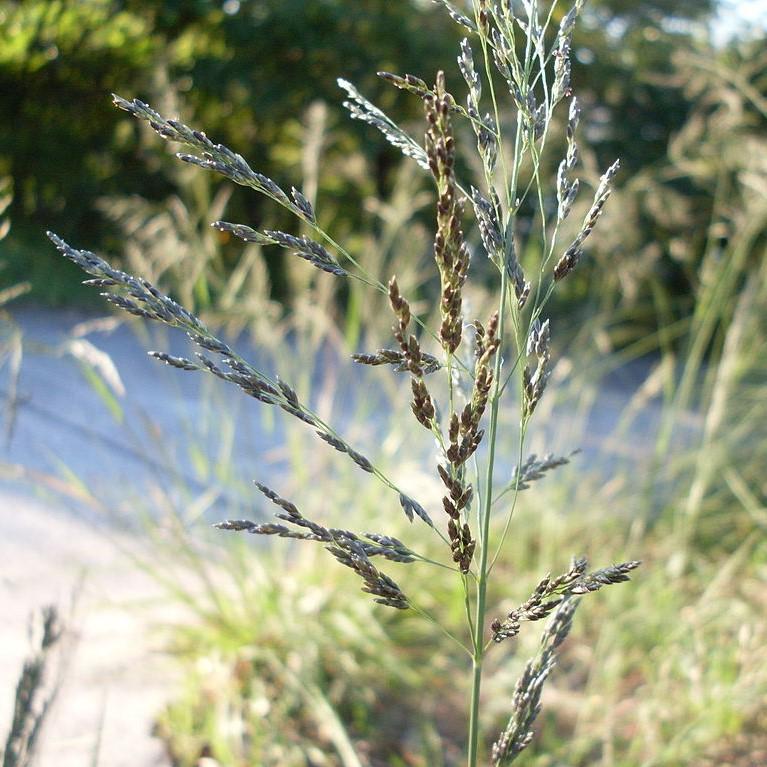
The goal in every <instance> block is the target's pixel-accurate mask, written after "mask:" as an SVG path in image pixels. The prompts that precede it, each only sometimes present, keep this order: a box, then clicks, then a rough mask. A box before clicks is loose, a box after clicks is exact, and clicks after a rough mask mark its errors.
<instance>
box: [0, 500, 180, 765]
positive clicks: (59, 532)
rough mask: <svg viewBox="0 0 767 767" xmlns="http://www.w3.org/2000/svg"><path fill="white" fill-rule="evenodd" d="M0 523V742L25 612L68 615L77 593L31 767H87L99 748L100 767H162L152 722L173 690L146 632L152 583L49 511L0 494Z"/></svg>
mask: <svg viewBox="0 0 767 767" xmlns="http://www.w3.org/2000/svg"><path fill="white" fill-rule="evenodd" d="M0 515H2V526H3V528H2V529H3V535H2V537H0V604H2V610H0V658H2V662H1V663H0V730H1V731H2V734H3V739H4V737H5V731H6V730H7V727H8V724H9V723H10V718H11V712H12V705H13V689H14V686H15V683H16V679H17V677H18V673H19V671H20V669H21V665H22V662H23V659H24V657H25V656H26V655H27V653H28V648H29V644H28V637H27V625H28V616H29V614H30V611H31V610H35V609H38V608H40V607H42V606H43V605H46V604H51V603H54V604H56V605H59V606H60V607H61V608H62V611H64V612H66V611H67V606H68V605H69V604H70V603H71V600H72V594H73V592H74V591H75V590H77V589H78V587H79V592H80V594H79V598H78V600H77V605H76V607H75V611H74V614H73V616H72V618H71V623H72V624H73V629H74V632H75V638H76V643H75V645H74V650H73V654H72V656H71V658H70V661H69V667H68V669H67V671H66V674H65V679H64V684H63V687H62V689H61V692H60V696H59V699H58V703H57V705H56V707H55V708H54V710H53V713H52V715H51V717H50V719H49V722H48V727H47V730H46V731H45V734H44V740H43V743H42V749H41V753H40V759H39V762H38V765H39V767H49V766H50V767H53V766H54V765H55V767H70V766H71V767H83V766H84V765H89V764H92V763H93V761H92V759H93V754H94V750H95V749H96V748H97V747H98V748H99V759H98V764H100V765H105V766H108V767H123V766H124V767H128V766H129V765H130V767H150V765H158V764H165V763H166V761H165V760H164V759H163V752H162V748H161V745H160V743H159V742H158V741H157V740H155V739H154V738H152V737H151V734H150V733H151V727H152V718H153V715H154V713H155V712H156V711H157V710H158V709H159V708H160V706H161V705H162V703H163V701H165V700H167V698H168V696H169V694H170V693H171V692H172V689H173V679H172V674H171V669H170V667H169V664H168V661H167V659H164V658H163V657H162V655H161V654H160V652H159V651H158V650H159V649H160V641H159V640H158V639H157V638H156V636H155V637H153V633H152V631H151V628H150V627H151V625H152V623H153V616H154V618H156V617H158V610H159V606H160V605H159V602H158V597H159V593H158V588H157V586H156V584H154V583H152V581H151V580H150V579H149V578H148V577H147V576H146V575H145V574H143V573H141V572H140V571H138V570H137V569H136V568H135V566H133V565H131V564H130V563H129V562H128V561H127V560H126V558H125V557H124V556H123V555H122V554H121V553H120V552H119V550H118V547H117V545H116V544H115V543H114V542H112V541H110V540H108V539H107V538H106V537H104V536H103V535H101V534H99V533H98V532H96V531H94V530H93V529H92V528H91V527H89V526H88V525H86V524H85V523H84V522H82V521H80V520H78V519H76V518H74V517H73V516H72V515H71V514H68V513H62V512H61V510H57V509H55V508H53V507H52V506H51V505H49V504H46V503H43V502H40V501H37V500H33V499H30V498H29V497H25V496H24V495H22V494H16V493H7V492H0ZM137 603H141V604H142V605H143V606H142V608H141V609H136V605H137ZM147 603H150V606H149V607H146V604H147ZM151 604H154V607H152V606H151ZM99 733H100V737H101V742H100V746H98V745H97V744H98V741H99Z"/></svg>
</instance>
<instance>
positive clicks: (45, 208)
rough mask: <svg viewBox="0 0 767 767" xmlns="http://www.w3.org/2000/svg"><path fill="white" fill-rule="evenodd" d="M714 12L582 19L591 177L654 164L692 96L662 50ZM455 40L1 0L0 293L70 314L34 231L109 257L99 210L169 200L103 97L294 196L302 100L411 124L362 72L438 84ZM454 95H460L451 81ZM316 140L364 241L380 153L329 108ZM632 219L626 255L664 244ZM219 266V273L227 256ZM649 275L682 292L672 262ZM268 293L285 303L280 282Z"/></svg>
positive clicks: (617, 4)
mask: <svg viewBox="0 0 767 767" xmlns="http://www.w3.org/2000/svg"><path fill="white" fill-rule="evenodd" d="M713 4H714V3H713V0H686V1H685V2H671V0H653V1H652V2H643V3H641V4H637V3H633V2H627V1H626V0H601V1H600V2H594V3H591V4H589V11H588V13H587V16H586V19H585V24H584V26H583V28H582V29H581V31H580V36H579V37H577V38H576V41H575V52H576V62H575V73H574V82H575V85H576V89H577V92H578V94H579V97H580V98H581V101H582V102H583V103H584V105H585V106H586V108H587V109H586V111H587V115H588V118H587V119H588V125H587V128H586V129H587V131H588V136H587V138H588V141H589V143H590V144H591V145H592V146H593V147H594V152H595V160H594V167H602V166H603V165H604V164H605V162H607V161H611V160H612V158H613V157H615V156H620V157H621V158H622V160H623V163H624V164H623V167H624V176H623V177H624V179H625V178H630V177H632V176H634V175H636V174H639V173H640V172H641V171H643V170H644V169H648V168H653V167H655V166H657V165H658V163H662V162H663V161H664V158H665V157H666V153H667V146H668V142H669V139H670V138H671V137H672V136H673V135H674V134H675V133H676V132H677V131H678V130H679V129H680V128H681V126H682V125H683V124H684V122H685V120H686V119H687V117H688V115H689V113H690V111H691V108H692V101H693V99H694V97H695V94H692V93H690V92H687V91H685V90H684V88H683V83H680V82H679V81H678V78H677V79H676V80H675V79H674V77H673V75H674V74H675V73H677V69H676V64H675V62H674V53H675V51H677V50H678V49H679V48H680V47H686V46H688V44H689V43H690V41H691V40H692V38H693V37H695V36H696V35H697V36H701V35H705V33H706V32H705V31H706V29H707V27H706V25H707V23H708V21H709V20H710V16H711V13H712V7H713ZM557 13H561V11H560V10H557ZM460 35H461V31H460V29H459V28H458V27H457V26H456V25H455V24H453V23H452V21H451V20H450V19H449V18H448V16H447V15H446V14H445V13H444V11H443V10H442V9H440V8H439V7H437V6H435V5H434V4H432V3H430V2H426V0H402V1H401V2H395V3H392V2H389V1H388V0H355V2H348V1H347V0H258V1H256V0H242V1H241V2H237V1H236V0H227V2H212V0H193V1H188V2H181V1H180V0H177V1H175V2H174V1H173V0H165V1H163V2H160V1H158V0H149V1H146V0H143V1H141V2H139V1H138V0H122V1H120V0H80V1H79V2H75V1H74V0H58V1H57V0H25V1H24V2H12V1H11V0H3V1H2V2H0V109H2V112H3V114H5V115H8V116H9V117H10V119H7V120H5V121H3V123H2V125H0V174H5V175H8V176H10V177H11V178H12V180H13V184H14V189H15V198H14V201H13V205H12V207H11V210H10V215H11V218H12V220H13V229H12V233H11V235H10V236H9V237H8V238H7V240H6V241H5V242H4V243H3V246H2V247H3V254H4V256H5V261H6V262H7V263H8V265H9V268H7V269H5V270H4V272H3V274H2V279H3V281H4V283H5V281H8V283H9V284H10V283H13V282H14V281H17V280H18V279H20V278H23V279H29V280H30V281H31V282H32V286H33V294H35V295H36V296H37V297H38V298H42V299H44V300H47V301H49V302H61V301H65V300H82V298H83V296H82V294H81V293H80V292H79V291H78V290H77V288H76V283H77V275H76V274H74V271H72V270H70V269H69V268H68V266H67V265H66V264H63V263H61V262H60V259H56V258H55V256H54V255H53V253H52V252H51V250H50V248H49V247H48V246H47V244H45V242H44V235H43V233H44V230H45V229H48V228H50V229H55V230H56V231H58V232H60V233H61V234H62V235H63V236H65V237H67V236H69V237H73V238H76V239H77V240H78V241H79V242H80V243H82V244H83V245H86V246H88V247H90V248H92V249H96V250H99V249H100V250H104V251H110V252H112V253H114V252H121V251H122V250H123V244H122V242H121V239H122V236H123V232H121V231H120V230H119V227H117V226H116V225H115V223H114V221H113V220H112V221H110V220H109V219H108V218H107V217H106V216H105V215H104V213H103V208H99V206H97V201H98V200H99V199H100V198H103V197H110V196H115V195H123V196H125V195H140V196H141V197H143V198H145V199H147V200H148V201H161V200H165V199H166V198H167V197H168V196H169V195H170V194H172V193H174V192H178V189H179V183H180V182H179V178H178V174H176V172H175V170H174V169H173V165H174V161H173V159H172V158H171V157H170V156H169V153H168V152H167V150H166V148H164V147H160V146H159V145H158V144H157V142H154V141H152V140H150V139H149V138H148V137H147V136H146V134H144V133H140V132H139V131H140V128H138V127H137V126H136V125H133V124H132V123H131V122H130V121H129V120H128V119H126V117H125V115H123V114H121V113H118V112H117V111H116V110H115V109H113V108H112V106H111V105H110V103H109V94H110V92H112V91H117V92H119V93H121V94H122V95H125V96H128V97H133V96H137V97H139V98H142V99H145V100H148V101H151V102H152V103H153V105H155V106H157V107H158V108H160V109H161V111H162V110H163V108H165V107H170V111H171V112H173V111H177V112H180V113H181V117H182V118H183V119H184V120H186V121H187V122H189V123H192V124H194V125H198V126H200V127H204V129H205V130H206V131H207V132H208V133H209V134H210V135H211V136H213V137H214V138H215V139H216V140H219V141H222V142H224V143H227V144H228V145H230V146H232V147H233V148H235V149H236V150H238V151H240V152H242V153H243V154H244V155H245V156H247V158H248V159H249V160H250V161H251V163H252V164H253V166H254V167H256V168H257V169H258V170H260V171H262V172H264V173H266V174H267V175H271V176H273V177H275V178H276V179H278V180H279V181H280V183H283V185H284V184H286V183H295V184H296V185H299V186H300V185H301V181H302V176H303V172H302V167H301V153H302V146H301V145H302V141H303V139H304V135H303V133H302V130H301V125H302V120H303V117H304V115H305V113H306V110H307V109H308V108H309V106H310V105H311V104H312V103H314V102H316V101H317V100H320V101H325V102H328V103H330V104H331V105H337V104H339V102H340V101H341V98H340V94H339V91H338V88H337V86H336V83H335V79H336V77H337V76H339V75H340V76H344V77H346V78H348V79H350V80H352V81H353V82H355V83H356V84H357V85H358V86H359V87H360V89H361V90H362V91H363V92H364V93H365V94H366V95H368V96H369V97H370V98H371V99H373V100H374V101H376V102H377V103H379V104H380V105H381V106H382V107H383V108H384V109H385V110H387V111H390V112H391V113H392V114H393V115H395V116H396V117H397V119H398V120H402V121H403V122H405V123H406V124H407V123H408V121H410V120H417V119H419V117H420V104H419V103H418V102H417V100H416V99H413V98H409V97H408V96H407V95H404V94H402V93H400V92H398V91H395V90H393V89H391V88H389V87H388V86H387V85H386V84H384V83H382V82H381V81H380V80H378V79H377V78H376V76H375V72H376V71H377V70H381V69H385V70H392V71H396V72H405V71H407V72H412V73H413V74H417V75H419V76H422V77H424V78H425V79H427V80H430V79H432V78H433V76H434V72H435V71H436V70H437V69H438V68H440V67H444V68H446V69H447V70H448V71H451V70H453V69H454V68H453V66H452V61H453V59H454V56H455V53H456V46H457V42H458V39H459V37H460ZM452 87H453V88H454V89H455V90H456V93H458V94H460V93H461V92H462V90H463V85H462V83H459V82H457V81H456V82H453V83H452ZM597 107H598V108H597ZM165 111H168V109H165ZM327 129H328V131H329V132H330V134H331V135H332V141H328V142H327V146H326V151H327V153H328V155H329V157H328V167H333V164H332V163H333V158H334V157H336V158H339V157H341V158H348V157H351V156H355V155H359V157H360V162H361V163H363V167H364V172H358V173H357V174H356V175H355V177H354V183H350V182H349V181H348V179H344V178H343V174H341V176H339V174H338V173H335V172H334V173H329V172H325V173H322V174H321V176H320V180H319V191H320V195H321V196H322V194H323V193H325V195H326V197H327V198H330V201H331V205H330V206H329V207H330V208H331V210H330V216H331V218H332V223H333V225H334V226H335V228H336V231H340V232H342V233H345V232H349V231H354V230H355V229H359V228H360V227H362V228H364V227H370V226H374V224H373V223H372V222H371V221H370V220H369V219H365V217H364V211H363V209H362V208H363V206H362V205H361V204H360V200H361V199H362V198H364V197H365V196H366V195H370V194H373V195H377V196H379V197H385V196H386V195H387V194H388V193H389V192H390V190H391V186H392V184H393V183H394V177H395V172H394V171H395V169H396V166H397V165H398V164H399V162H400V159H399V157H398V155H397V154H396V150H392V149H391V148H390V147H388V145H386V144H385V142H384V141H383V140H382V139H381V138H380V137H379V136H377V135H373V133H372V131H370V130H369V129H366V127H365V126H360V125H359V124H355V123H352V122H351V121H349V120H348V119H346V117H345V115H344V114H343V113H342V110H341V109H340V108H338V109H335V108H332V109H330V110H329V124H328V126H327ZM414 131H415V133H416V134H417V133H418V132H419V131H420V127H419V126H417V125H416V127H415V128H414ZM138 137H140V140H137V138H138ZM552 162H553V160H552ZM334 170H335V169H334ZM360 182H361V188H360ZM216 183H218V182H216ZM682 194H683V195H685V196H687V197H689V198H691V199H692V200H693V203H692V204H693V205H694V206H697V207H700V208H703V209H705V208H706V206H707V201H708V200H710V196H711V190H710V189H708V188H699V187H693V186H690V185H687V186H686V188H684V189H682ZM261 206H262V203H261V201H260V200H259V199H258V198H257V197H256V196H254V195H248V194H247V193H244V192H243V191H242V190H237V191H235V193H234V194H233V196H232V199H231V201H230V203H229V208H228V210H229V211H231V212H230V213H229V214H228V215H229V216H231V217H233V218H239V219H240V220H243V221H248V222H249V223H253V222H255V223H259V222H260V221H261V220H262V219H263V217H264V215H268V214H265V212H264V211H263V210H262V207H261ZM709 207H710V206H709ZM320 215H323V214H322V211H320ZM648 217H649V218H650V219H653V214H652V213H649V214H647V215H645V216H643V220H642V221H641V222H639V223H641V226H642V231H643V232H645V233H646V234H645V235H644V240H645V241H644V242H641V243H640V245H644V244H646V242H647V241H649V240H650V239H655V238H657V237H658V235H665V236H667V235H668V232H666V231H664V230H663V228H662V227H659V226H657V225H656V222H655V221H654V220H652V221H650V222H649V224H648V221H647V220H646V219H647V218H648ZM326 218H327V213H326ZM633 247H634V244H633V243H632V248H633ZM662 247H663V246H662ZM624 250H625V248H624ZM666 255H668V254H666ZM628 256H629V254H626V257H628ZM228 258H229V260H230V261H231V262H232V263H231V266H232V267H233V266H234V261H236V259H237V258H238V251H235V250H233V251H232V252H231V253H230V254H228ZM664 263H665V268H666V269H667V271H669V272H670V274H671V276H672V277H673V278H674V279H677V280H680V286H679V289H680V290H684V287H685V285H684V280H683V277H682V276H680V275H679V274H678V273H677V272H678V270H677V269H676V267H675V266H674V264H673V260H671V261H669V260H668V258H666V260H665V262H664ZM275 284H276V287H277V293H278V294H280V293H281V292H284V290H285V285H284V280H281V279H280V276H279V275H277V280H276V281H275Z"/></svg>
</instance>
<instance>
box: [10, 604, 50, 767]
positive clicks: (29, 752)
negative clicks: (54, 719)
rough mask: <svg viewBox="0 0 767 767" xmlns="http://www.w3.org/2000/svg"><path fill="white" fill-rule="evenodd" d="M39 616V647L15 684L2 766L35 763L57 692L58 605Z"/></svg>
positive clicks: (25, 663) (27, 765) (16, 766)
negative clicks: (54, 659)
mask: <svg viewBox="0 0 767 767" xmlns="http://www.w3.org/2000/svg"><path fill="white" fill-rule="evenodd" d="M39 617H40V627H39V647H38V648H36V649H35V651H34V652H33V654H32V655H30V656H29V657H28V658H27V659H26V660H25V661H24V666H23V668H22V670H21V675H20V676H19V681H18V683H17V685H16V696H15V701H14V707H13V720H12V722H11V728H10V731H9V732H8V737H7V739H6V741H5V748H4V749H3V752H2V757H3V767H31V765H32V764H33V763H34V760H35V754H36V751H37V747H38V745H39V742H40V735H41V733H42V730H43V725H44V724H45V721H46V718H47V716H48V713H49V712H50V709H51V706H52V705H53V702H54V700H55V698H56V694H57V692H58V687H59V680H58V678H57V673H58V671H57V669H56V668H55V667H54V663H53V658H54V655H55V653H56V652H57V650H58V649H59V647H60V644H61V640H62V636H63V628H62V625H61V622H60V619H59V614H58V611H57V609H56V608H55V607H52V606H51V607H45V608H43V609H42V610H41V612H40V616H39ZM31 627H33V624H31Z"/></svg>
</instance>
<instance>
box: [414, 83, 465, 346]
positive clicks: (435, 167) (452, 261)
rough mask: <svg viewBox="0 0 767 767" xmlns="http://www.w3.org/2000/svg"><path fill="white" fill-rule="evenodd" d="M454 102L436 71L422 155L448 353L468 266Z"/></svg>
mask: <svg viewBox="0 0 767 767" xmlns="http://www.w3.org/2000/svg"><path fill="white" fill-rule="evenodd" d="M454 103H455V100H454V99H453V97H452V96H451V95H450V94H449V93H447V92H446V90H445V75H444V73H443V72H439V73H438V75H437V83H436V85H435V86H434V93H433V94H431V93H430V94H428V95H427V96H426V97H425V98H424V104H425V108H426V121H427V124H428V129H427V131H426V155H427V157H428V158H429V169H430V170H431V173H432V176H434V181H435V182H436V184H437V195H438V198H437V233H436V235H435V237H434V259H435V261H436V262H437V267H438V269H439V274H440V281H441V287H442V289H441V298H440V314H441V317H442V324H441V326H440V329H439V338H440V341H441V343H442V346H443V347H444V349H445V351H446V352H447V353H448V354H452V353H453V352H455V350H456V349H457V348H458V346H459V344H460V343H461V335H462V331H463V314H462V290H463V285H464V283H465V282H466V275H467V272H468V270H469V249H468V248H467V246H466V243H465V242H464V237H463V230H462V229H461V218H462V217H463V202H462V201H461V199H460V192H459V190H458V186H457V184H456V179H455V167H454V166H455V139H454V137H453V131H452V125H451V120H450V111H451V108H452V106H453V104H454Z"/></svg>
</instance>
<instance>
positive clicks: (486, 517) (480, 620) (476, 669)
mask: <svg viewBox="0 0 767 767" xmlns="http://www.w3.org/2000/svg"><path fill="white" fill-rule="evenodd" d="M506 279H507V277H506V269H503V270H502V271H501V299H500V310H499V322H498V337H499V338H500V339H501V344H503V332H504V325H505V315H506V312H505V308H506ZM502 360H503V354H502V348H501V349H498V352H497V353H496V355H495V370H494V378H493V380H494V381H495V390H494V393H493V399H492V402H491V405H490V429H489V432H488V444H489V447H488V458H487V476H486V479H485V495H484V498H483V504H482V511H481V514H480V525H481V527H480V536H479V542H480V545H481V550H480V563H479V571H478V574H477V609H476V612H475V614H474V657H473V662H472V688H471V708H470V713H469V760H468V765H469V767H477V764H478V762H477V759H478V753H479V698H480V692H481V687H482V661H483V658H484V654H485V648H484V646H483V643H482V637H483V635H484V628H485V611H486V608H487V576H488V570H487V559H488V552H489V549H490V512H491V510H492V504H493V469H494V467H495V443H496V435H497V431H498V411H499V406H500V401H501V397H500V395H501V387H500V385H499V381H500V375H501V363H502Z"/></svg>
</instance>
